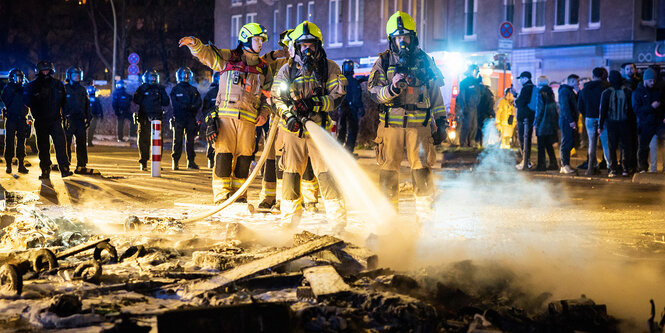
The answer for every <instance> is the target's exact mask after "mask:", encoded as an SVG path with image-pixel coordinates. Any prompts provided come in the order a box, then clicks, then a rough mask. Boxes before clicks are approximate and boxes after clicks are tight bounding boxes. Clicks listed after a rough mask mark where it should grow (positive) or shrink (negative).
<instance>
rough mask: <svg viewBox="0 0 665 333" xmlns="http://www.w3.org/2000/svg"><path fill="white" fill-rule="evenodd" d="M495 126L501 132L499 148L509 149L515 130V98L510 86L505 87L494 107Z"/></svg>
mask: <svg viewBox="0 0 665 333" xmlns="http://www.w3.org/2000/svg"><path fill="white" fill-rule="evenodd" d="M496 127H497V128H498V129H499V131H500V132H501V149H510V140H511V139H512V138H513V132H515V98H514V97H513V93H512V91H511V88H506V90H505V92H504V96H503V98H501V99H500V100H499V103H498V105H497V108H496Z"/></svg>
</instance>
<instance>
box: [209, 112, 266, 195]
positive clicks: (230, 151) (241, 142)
mask: <svg viewBox="0 0 665 333" xmlns="http://www.w3.org/2000/svg"><path fill="white" fill-rule="evenodd" d="M218 123H219V132H218V135H217V141H215V168H214V170H213V173H212V192H213V196H214V202H216V203H218V202H220V201H224V200H226V199H227V198H228V197H229V196H231V194H232V193H233V192H235V191H236V190H238V189H239V188H240V187H241V186H242V184H244V183H245V181H246V180H247V176H249V166H250V164H251V163H252V152H253V151H254V137H255V135H256V126H255V124H254V123H252V122H249V121H246V120H242V119H238V118H233V117H226V116H220V117H219V118H218ZM240 198H245V199H246V198H247V192H245V193H244V194H243V195H242V196H240Z"/></svg>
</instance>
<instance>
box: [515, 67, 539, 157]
mask: <svg viewBox="0 0 665 333" xmlns="http://www.w3.org/2000/svg"><path fill="white" fill-rule="evenodd" d="M517 79H518V80H519V81H520V83H521V84H522V89H521V90H520V93H519V95H517V99H516V100H515V106H516V107H517V130H518V133H519V139H520V149H521V151H522V162H520V163H519V164H517V165H516V166H515V167H516V168H517V169H518V170H529V169H530V168H531V161H530V158H531V137H532V136H533V120H534V118H535V115H536V113H535V112H536V110H532V109H531V108H529V102H530V101H531V93H532V92H533V88H534V85H533V82H531V73H530V72H522V73H521V74H520V76H519V77H517Z"/></svg>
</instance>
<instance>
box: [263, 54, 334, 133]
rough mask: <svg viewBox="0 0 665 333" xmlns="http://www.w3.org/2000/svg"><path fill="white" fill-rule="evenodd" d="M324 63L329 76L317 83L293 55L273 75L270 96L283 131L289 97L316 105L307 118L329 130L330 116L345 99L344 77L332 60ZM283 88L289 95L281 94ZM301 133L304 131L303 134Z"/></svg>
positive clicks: (330, 124) (289, 104)
mask: <svg viewBox="0 0 665 333" xmlns="http://www.w3.org/2000/svg"><path fill="white" fill-rule="evenodd" d="M327 64H328V72H327V73H328V75H327V76H328V77H327V78H324V79H322V80H318V79H317V78H316V77H315V76H314V73H313V72H311V71H306V70H305V68H304V67H302V66H301V65H300V57H299V56H295V57H294V58H293V59H291V60H289V61H288V62H287V63H286V64H285V65H284V66H282V68H280V70H279V72H278V73H277V75H276V76H275V82H274V83H273V86H272V91H271V94H270V95H271V96H273V102H274V104H275V107H276V109H277V112H278V113H279V116H280V118H281V120H280V123H279V124H280V127H282V129H284V130H285V131H288V129H287V128H286V121H285V120H284V117H283V114H284V112H286V111H288V110H289V108H290V107H291V98H292V96H294V95H295V96H299V98H301V99H302V98H309V97H311V98H312V100H313V102H314V103H316V104H317V105H316V106H314V110H311V112H312V113H313V114H312V116H310V119H311V120H312V121H314V122H315V123H317V124H318V125H319V126H321V127H324V128H326V129H330V128H331V127H332V121H331V119H330V115H329V113H330V112H331V111H334V110H335V109H336V108H337V107H338V106H339V105H340V104H341V103H342V102H343V100H344V95H346V77H344V75H342V72H341V70H340V69H339V66H338V65H337V64H336V63H335V62H334V61H332V60H330V59H327ZM282 88H286V89H288V91H289V93H288V94H286V95H285V94H284V93H283V92H282V91H281V90H282ZM303 125H304V124H303ZM304 134H307V132H306V131H305V132H304Z"/></svg>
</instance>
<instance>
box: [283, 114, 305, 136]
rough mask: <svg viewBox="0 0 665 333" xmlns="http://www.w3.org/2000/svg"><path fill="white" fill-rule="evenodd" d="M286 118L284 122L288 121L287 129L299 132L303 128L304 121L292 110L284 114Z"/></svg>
mask: <svg viewBox="0 0 665 333" xmlns="http://www.w3.org/2000/svg"><path fill="white" fill-rule="evenodd" d="M282 118H284V123H286V129H287V130H289V131H291V132H298V131H300V129H301V128H302V123H301V122H300V120H298V117H297V116H296V115H295V113H294V112H292V111H287V112H284V114H282Z"/></svg>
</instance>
